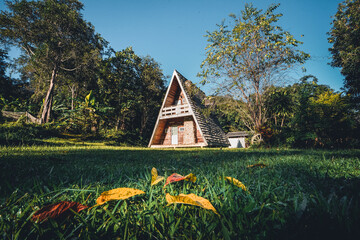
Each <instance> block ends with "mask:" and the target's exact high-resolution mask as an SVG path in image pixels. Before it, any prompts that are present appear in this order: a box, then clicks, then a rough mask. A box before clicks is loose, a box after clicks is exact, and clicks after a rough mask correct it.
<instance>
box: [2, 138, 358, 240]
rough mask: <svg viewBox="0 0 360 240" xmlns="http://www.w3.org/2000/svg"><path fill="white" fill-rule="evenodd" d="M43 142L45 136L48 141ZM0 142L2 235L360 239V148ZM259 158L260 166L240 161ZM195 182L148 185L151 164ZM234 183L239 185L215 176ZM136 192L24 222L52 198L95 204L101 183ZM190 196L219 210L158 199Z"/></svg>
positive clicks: (161, 171)
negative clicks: (241, 185)
mask: <svg viewBox="0 0 360 240" xmlns="http://www.w3.org/2000/svg"><path fill="white" fill-rule="evenodd" d="M48 144H50V142H49V143H48ZM51 144H52V145H51V146H50V145H49V146H47V145H44V146H32V147H0V166H1V167H0V171H1V173H0V201H1V202H0V221H1V223H0V224H1V225H0V234H1V238H3V239H360V158H359V157H360V151H359V150H349V151H336V150H334V151H322V150H321V151H320V150H318V151H314V150H276V149H271V150H230V149H175V150H174V149H171V150H162V149H156V150H153V149H147V148H124V147H112V146H103V145H101V144H92V145H91V144H86V143H79V144H77V145H58V146H55V145H54V143H51ZM255 163H264V164H266V165H267V166H266V167H264V168H260V167H254V168H248V167H247V166H248V165H251V164H255ZM152 167H156V168H157V169H158V172H159V175H161V176H165V177H167V176H169V175H171V174H172V173H174V172H176V173H179V174H181V175H187V174H189V173H193V174H195V175H196V176H197V180H196V182H195V183H192V182H186V181H185V182H177V183H172V184H170V185H169V186H167V187H166V188H165V189H164V188H163V185H164V182H161V183H159V184H158V185H155V186H152V187H151V186H150V180H151V173H150V172H151V169H152ZM226 176H230V177H234V178H236V179H238V180H240V181H241V182H242V183H244V184H245V186H246V187H247V188H248V189H249V191H248V192H245V191H243V190H242V189H240V188H238V187H236V186H234V185H232V184H229V183H227V182H225V181H224V177H226ZM119 187H130V188H137V189H140V190H143V191H144V192H145V194H143V195H139V196H135V197H132V198H130V199H128V200H120V201H111V202H108V203H106V204H104V205H102V206H98V207H94V208H92V209H90V210H83V211H81V212H80V213H73V214H72V216H70V217H66V218H59V219H50V220H49V221H46V222H43V223H37V222H33V221H31V216H32V214H33V213H34V212H35V211H36V210H38V209H40V208H41V207H43V206H45V205H48V204H52V203H56V202H59V201H63V200H66V201H76V202H79V203H81V204H84V205H87V206H93V205H95V201H96V199H97V197H98V196H99V195H100V194H101V193H102V192H103V191H106V190H110V189H113V188H119ZM164 191H166V192H168V193H170V194H171V195H178V194H180V193H184V194H189V193H194V194H196V195H198V196H201V197H204V198H206V199H208V200H209V201H210V202H211V203H212V205H213V206H214V207H215V208H216V210H217V211H218V212H219V214H220V216H218V215H216V214H214V213H213V212H212V211H209V210H206V209H202V208H200V207H196V206H191V205H183V204H173V205H169V206H167V202H166V200H165V193H164Z"/></svg>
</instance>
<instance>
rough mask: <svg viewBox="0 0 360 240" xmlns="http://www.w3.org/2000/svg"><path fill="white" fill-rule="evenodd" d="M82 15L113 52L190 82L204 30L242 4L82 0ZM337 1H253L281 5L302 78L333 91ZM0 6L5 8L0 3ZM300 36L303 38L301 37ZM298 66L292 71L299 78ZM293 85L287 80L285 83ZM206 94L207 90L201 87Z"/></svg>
mask: <svg viewBox="0 0 360 240" xmlns="http://www.w3.org/2000/svg"><path fill="white" fill-rule="evenodd" d="M0 1H1V0H0ZM82 2H83V3H84V11H83V15H84V18H85V19H86V20H87V21H90V22H91V23H92V24H93V25H94V26H95V30H96V32H98V33H100V34H101V35H102V36H103V37H104V38H105V39H106V40H107V41H109V42H110V45H111V47H112V48H114V49H115V50H117V51H119V50H122V49H124V48H126V47H128V46H132V47H133V49H134V51H135V52H136V54H138V55H140V56H146V55H150V56H151V57H153V58H154V59H155V60H156V61H157V62H159V63H160V64H161V66H162V69H163V71H164V74H165V75H171V74H172V72H173V70H174V69H177V70H178V71H179V72H180V73H182V74H183V75H184V76H185V77H186V78H188V79H190V80H192V81H193V82H194V83H197V82H199V81H200V79H199V78H197V77H196V75H197V73H198V72H200V64H201V62H202V61H203V60H204V58H205V47H206V45H207V41H206V38H205V37H204V35H205V34H206V31H213V30H215V29H216V24H219V23H221V22H222V20H223V19H228V15H229V14H230V13H234V14H236V15H239V14H240V11H241V10H242V9H243V8H244V5H245V3H250V1H243V0H102V1H99V0H83V1H82ZM340 2H341V1H338V0H280V1H279V0H278V1H274V0H254V1H252V3H253V5H254V6H255V7H257V8H260V9H266V8H267V7H268V6H269V5H270V4H272V3H280V4H281V5H280V7H279V8H278V9H277V13H282V14H283V17H282V18H281V19H280V21H279V25H280V26H282V27H283V29H284V30H287V31H289V32H290V33H291V34H293V35H294V36H295V38H296V39H298V40H301V41H303V42H304V44H303V45H302V46H301V50H303V51H305V52H307V53H309V54H310V55H311V56H312V59H311V60H309V61H308V62H307V63H306V64H305V65H304V67H305V68H306V69H307V72H306V73H305V74H313V75H315V76H316V77H318V78H319V83H321V84H326V85H329V86H330V87H332V88H334V89H335V90H340V88H341V87H342V86H343V77H342V75H341V74H340V71H339V69H334V68H332V67H331V66H329V65H328V62H330V60H329V57H330V53H329V51H328V48H329V47H330V45H329V44H328V42H327V35H326V33H327V32H328V31H329V30H330V27H331V25H330V23H331V21H332V20H331V16H333V15H334V14H335V13H336V11H337V6H338V4H339V3H340ZM0 8H1V9H3V8H4V5H3V4H2V3H0ZM301 35H304V36H303V37H300V36H301ZM303 75H304V73H302V72H301V71H300V68H298V69H294V71H293V72H292V73H291V77H292V78H293V79H299V78H300V77H302V76H303ZM290 83H292V82H289V84H290ZM201 88H202V89H203V90H205V92H206V93H207V94H210V93H211V92H210V90H209V89H208V88H207V87H206V86H205V87H203V86H202V87H201Z"/></svg>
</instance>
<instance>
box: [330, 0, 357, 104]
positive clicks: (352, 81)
mask: <svg viewBox="0 0 360 240" xmlns="http://www.w3.org/2000/svg"><path fill="white" fill-rule="evenodd" d="M328 34H329V35H330V37H329V38H328V41H329V43H332V47H331V48H329V51H330V52H331V54H332V61H331V66H333V67H338V68H341V74H342V75H344V76H345V89H346V90H347V92H348V93H349V94H351V96H352V97H353V99H354V100H355V103H357V104H360V41H359V39H360V0H345V1H344V2H342V3H340V4H339V7H338V11H337V13H336V14H335V16H334V20H333V22H332V28H331V29H330V32H329V33H328Z"/></svg>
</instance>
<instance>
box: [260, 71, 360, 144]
mask: <svg viewBox="0 0 360 240" xmlns="http://www.w3.org/2000/svg"><path fill="white" fill-rule="evenodd" d="M311 79H312V81H309V80H311ZM266 106H267V110H268V112H267V114H268V115H269V119H270V120H271V121H270V122H268V127H270V128H271V129H272V132H273V134H274V135H273V137H272V138H271V139H269V142H268V143H269V144H272V145H286V146H289V147H328V148H329V147H358V144H359V141H358V139H359V138H358V133H357V132H358V131H359V128H358V126H356V121H355V115H354V113H353V112H352V110H351V104H350V100H349V98H348V96H344V95H343V94H342V93H337V92H334V90H332V89H331V88H329V87H328V86H326V85H318V84H317V78H316V77H314V76H312V75H309V76H305V77H304V78H302V79H301V83H296V84H294V85H292V86H288V87H285V88H281V87H272V88H271V91H269V93H268V95H267V96H266Z"/></svg>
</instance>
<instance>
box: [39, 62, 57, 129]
mask: <svg viewBox="0 0 360 240" xmlns="http://www.w3.org/2000/svg"><path fill="white" fill-rule="evenodd" d="M56 74H57V67H56V66H55V67H54V69H53V71H52V74H51V79H50V85H49V89H48V91H47V94H46V97H45V100H44V106H43V111H42V113H41V118H40V123H46V122H48V121H49V118H50V113H51V107H52V97H53V93H54V86H55V78H56Z"/></svg>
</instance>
